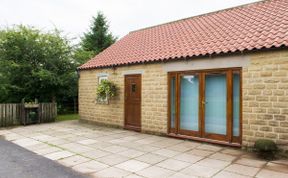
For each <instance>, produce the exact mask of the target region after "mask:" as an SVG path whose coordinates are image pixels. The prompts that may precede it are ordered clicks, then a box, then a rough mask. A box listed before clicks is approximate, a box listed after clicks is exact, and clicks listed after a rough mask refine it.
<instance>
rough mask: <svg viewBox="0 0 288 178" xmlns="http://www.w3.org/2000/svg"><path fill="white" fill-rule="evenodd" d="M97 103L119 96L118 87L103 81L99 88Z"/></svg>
mask: <svg viewBox="0 0 288 178" xmlns="http://www.w3.org/2000/svg"><path fill="white" fill-rule="evenodd" d="M96 93H97V101H105V100H109V99H110V98H113V97H115V96H116V94H117V88H116V85H115V84H114V83H113V82H111V81H109V80H102V81H101V82H100V84H99V85H98V87H97V92H96Z"/></svg>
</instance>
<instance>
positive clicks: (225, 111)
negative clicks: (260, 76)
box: [168, 68, 241, 143]
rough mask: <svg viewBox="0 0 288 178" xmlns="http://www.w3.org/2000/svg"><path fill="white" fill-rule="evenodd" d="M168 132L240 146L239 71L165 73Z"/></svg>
mask: <svg viewBox="0 0 288 178" xmlns="http://www.w3.org/2000/svg"><path fill="white" fill-rule="evenodd" d="M168 83H169V99H168V100H169V105H168V106H169V108H168V109H169V124H168V125H169V132H170V133H173V134H177V135H179V136H182V135H185V136H191V138H192V137H200V138H203V139H211V140H219V141H225V142H228V143H241V68H233V69H217V70H201V71H183V72H171V73H169V79H168Z"/></svg>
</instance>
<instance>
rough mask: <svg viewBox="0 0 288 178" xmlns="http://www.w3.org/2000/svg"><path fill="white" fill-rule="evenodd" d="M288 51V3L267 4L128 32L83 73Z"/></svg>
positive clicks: (269, 0) (276, 0) (279, 0)
mask: <svg viewBox="0 0 288 178" xmlns="http://www.w3.org/2000/svg"><path fill="white" fill-rule="evenodd" d="M280 46H288V0H267V1H263V2H258V3H253V4H248V5H245V6H240V7H236V8H231V9H226V10H222V11H218V12H214V13H208V14H204V15H200V16H195V17H191V18H187V19H182V20H178V21H175V22H170V23H166V24H161V25H158V26H154V27H149V28H145V29H141V30H138V31H133V32H130V33H129V34H128V35H126V36H125V37H123V38H122V39H120V40H119V41H117V42H116V43H115V44H113V45H112V46H110V47H109V48H107V49H106V50H104V51H103V52H101V53H100V54H98V55H97V56H95V57H94V58H92V59H91V60H89V61H88V62H87V63H85V64H83V65H82V66H81V67H79V69H90V68H98V67H111V66H117V65H123V64H134V63H143V62H153V61H164V60H172V59H179V58H186V57H193V56H204V55H209V54H219V53H228V52H236V51H244V50H253V49H262V48H272V47H280Z"/></svg>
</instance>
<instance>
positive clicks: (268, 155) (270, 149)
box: [254, 139, 278, 159]
mask: <svg viewBox="0 0 288 178" xmlns="http://www.w3.org/2000/svg"><path fill="white" fill-rule="evenodd" d="M254 149H255V151H256V152H257V153H258V155H259V156H260V157H262V158H264V159H273V158H274V157H275V153H276V152H277V150H278V148H277V145H276V144H275V142H274V141H272V140H267V139H259V140H257V141H256V142H255V144H254Z"/></svg>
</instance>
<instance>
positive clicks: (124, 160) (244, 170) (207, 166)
mask: <svg viewBox="0 0 288 178" xmlns="http://www.w3.org/2000/svg"><path fill="white" fill-rule="evenodd" d="M0 136H4V138H5V139H6V140H8V141H11V142H13V143H15V144H18V145H19V146H21V147H24V148H26V149H28V150H30V151H32V152H35V153H37V154H39V155H42V156H44V157H47V158H49V159H51V160H54V161H57V162H58V163H60V164H62V165H64V166H66V167H70V168H72V169H73V170H75V171H78V172H80V173H83V174H87V175H90V176H91V177H98V178H99V177H101V178H102V177H103V178H106V177H107V178H108V177H113V178H114V177H115V178H117V177H125V178H133V177H135V178H137V177H138V178H139V177H140V178H143V177H144V178H145V177H146V178H150V177H152V178H153V177H155V178H165V177H174V178H178V177H179V178H186V177H191V178H193V177H216V178H222V177H223V178H224V177H232V178H233V177H235V178H244V177H259V178H262V177H263V178H266V177H267V178H268V177H269V178H271V177H275V178H276V177H277V178H278V177H280V178H281V177H285V178H286V177H288V171H287V170H288V161H287V160H280V161H271V162H267V161H265V160H260V159H258V158H257V157H256V156H255V155H254V154H251V153H248V152H245V151H243V150H240V149H235V148H231V147H225V146H218V145H212V144H206V143H200V142H194V141H188V140H180V139H175V138H168V137H161V136H155V135H149V134H143V133H138V132H133V131H128V130H123V129H116V128H108V127H101V126H95V125H89V124H83V123H79V122H78V121H64V122H57V123H49V124H41V125H30V126H25V127H23V126H20V127H16V128H9V129H1V130H0Z"/></svg>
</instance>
